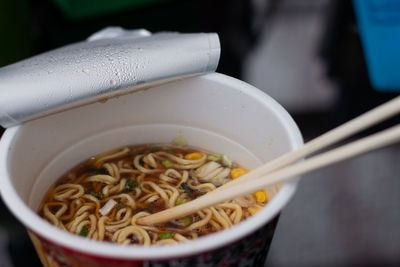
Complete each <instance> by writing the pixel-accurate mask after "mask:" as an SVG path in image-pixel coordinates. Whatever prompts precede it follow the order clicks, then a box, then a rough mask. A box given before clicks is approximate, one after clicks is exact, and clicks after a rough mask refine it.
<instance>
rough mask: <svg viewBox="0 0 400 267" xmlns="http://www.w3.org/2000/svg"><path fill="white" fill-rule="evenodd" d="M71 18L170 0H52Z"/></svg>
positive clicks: (103, 13) (104, 13)
mask: <svg viewBox="0 0 400 267" xmlns="http://www.w3.org/2000/svg"><path fill="white" fill-rule="evenodd" d="M53 1H54V2H55V3H56V4H57V6H58V7H59V8H60V9H61V11H62V12H63V13H64V14H65V15H66V16H67V17H68V18H69V19H71V20H80V19H85V18H89V17H95V16H97V15H106V14H110V13H113V12H116V11H120V10H123V9H126V8H136V7H141V6H146V5H150V4H156V3H164V2H167V1H170V0H53Z"/></svg>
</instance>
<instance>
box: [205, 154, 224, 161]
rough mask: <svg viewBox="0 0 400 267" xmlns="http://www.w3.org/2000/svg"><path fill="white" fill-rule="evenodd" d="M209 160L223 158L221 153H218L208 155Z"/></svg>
mask: <svg viewBox="0 0 400 267" xmlns="http://www.w3.org/2000/svg"><path fill="white" fill-rule="evenodd" d="M207 160H209V161H220V160H221V155H218V154H211V155H208V157H207Z"/></svg>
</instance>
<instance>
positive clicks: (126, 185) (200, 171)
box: [38, 145, 268, 245]
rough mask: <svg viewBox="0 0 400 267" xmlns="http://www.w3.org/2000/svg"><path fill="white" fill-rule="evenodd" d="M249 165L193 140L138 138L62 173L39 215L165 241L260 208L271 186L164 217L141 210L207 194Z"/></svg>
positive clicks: (137, 239)
mask: <svg viewBox="0 0 400 267" xmlns="http://www.w3.org/2000/svg"><path fill="white" fill-rule="evenodd" d="M246 172H247V169H246V168H244V167H242V166H240V165H239V164H237V163H235V162H232V160H231V159H230V158H229V157H228V156H227V155H220V154H215V153H211V152H208V151H204V150H201V149H197V148H193V147H187V146H185V147H180V146H170V145H137V146H129V147H123V148H120V149H116V150H113V151H109V152H107V153H103V154H101V155H97V156H94V157H92V158H90V159H89V160H87V161H86V162H84V163H82V164H79V165H78V166H76V167H75V168H73V169H72V170H70V171H68V172H67V173H66V174H65V175H63V176H62V177H61V178H60V179H59V180H58V181H57V182H56V183H55V185H54V186H52V187H51V188H50V190H49V191H48V192H47V194H46V195H45V197H44V199H43V201H42V203H41V205H40V208H39V211H38V213H39V215H40V216H41V217H43V218H44V219H45V220H47V221H48V222H50V223H52V224H53V225H55V226H57V227H59V228H61V229H63V230H66V231H68V232H70V233H73V234H77V235H80V236H83V237H86V238H90V239H94V240H99V241H108V242H115V243H120V244H124V245H128V244H141V245H156V244H158V245H161V244H173V243H177V242H181V241H188V240H191V239H196V238H198V237H200V236H204V235H207V234H210V233H213V232H217V231H221V230H224V229H226V228H229V227H231V226H233V225H235V224H237V223H239V222H241V221H243V220H245V219H246V218H248V217H249V216H251V215H253V214H255V213H256V212H258V211H259V210H260V209H261V208H262V207H263V206H264V205H265V203H266V202H267V201H268V197H267V194H266V192H265V191H260V192H257V193H255V194H252V195H248V196H246V197H241V198H238V199H235V200H232V201H228V202H225V203H222V204H218V205H216V206H213V207H210V208H206V209H203V210H199V211H197V212H196V213H195V214H191V215H189V216H185V217H183V218H180V219H177V220H173V221H170V222H168V223H164V224H158V225H139V224H137V223H136V220H137V219H138V218H140V217H143V216H146V215H150V214H152V213H156V212H159V211H161V210H164V209H167V208H171V207H174V206H176V205H182V204H184V203H186V202H188V201H191V200H193V199H195V198H198V197H201V196H202V195H204V194H206V193H207V192H209V191H212V190H214V189H215V188H217V187H218V186H221V185H223V184H225V183H227V182H229V181H230V180H232V179H235V178H238V177H240V176H241V175H243V174H245V173H246Z"/></svg>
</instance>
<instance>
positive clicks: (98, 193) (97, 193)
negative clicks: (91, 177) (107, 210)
mask: <svg viewBox="0 0 400 267" xmlns="http://www.w3.org/2000/svg"><path fill="white" fill-rule="evenodd" d="M90 194H91V195H92V196H94V197H95V198H97V199H99V200H102V199H103V198H104V196H103V194H102V193H100V192H94V191H91V192H90Z"/></svg>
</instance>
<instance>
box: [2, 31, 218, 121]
mask: <svg viewBox="0 0 400 267" xmlns="http://www.w3.org/2000/svg"><path fill="white" fill-rule="evenodd" d="M219 55H220V44H219V40H218V36H217V34H215V33H208V34H206V33H196V34H180V33H167V32H166V33H156V34H151V33H150V32H148V31H146V30H133V31H127V30H124V29H122V28H118V27H113V28H106V29H104V30H102V31H100V32H97V33H95V34H93V35H92V36H90V37H89V38H88V40H87V41H84V42H80V43H75V44H72V45H68V46H64V47H61V48H58V49H55V50H52V51H49V52H46V53H43V54H40V55H37V56H34V57H32V58H29V59H26V60H23V61H20V62H17V63H14V64H12V65H8V66H6V67H3V68H0V125H2V126H3V127H6V128H7V127H11V126H13V125H16V124H19V123H22V122H26V121H29V120H33V119H36V118H40V117H43V116H47V115H49V114H53V113H56V112H60V111H63V110H66V109H70V108H74V107H77V106H81V105H84V104H88V103H93V102H95V101H101V100H103V99H107V98H110V97H114V96H117V95H121V94H126V93H129V92H132V91H136V90H140V89H143V88H146V87H149V86H152V85H154V84H159V83H164V82H168V81H171V80H175V79H181V78H184V77H188V76H193V75H199V74H203V73H207V72H213V71H215V70H216V68H217V65H218V60H219Z"/></svg>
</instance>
